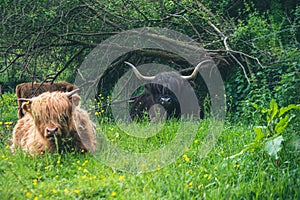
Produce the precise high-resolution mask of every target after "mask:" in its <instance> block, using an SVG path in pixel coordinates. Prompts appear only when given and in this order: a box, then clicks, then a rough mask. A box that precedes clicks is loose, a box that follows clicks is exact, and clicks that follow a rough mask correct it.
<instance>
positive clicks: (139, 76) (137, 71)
mask: <svg viewBox="0 0 300 200" xmlns="http://www.w3.org/2000/svg"><path fill="white" fill-rule="evenodd" d="M124 63H125V64H127V65H129V66H130V67H131V68H132V70H133V72H134V74H135V75H136V77H137V78H138V79H140V80H143V81H152V80H153V79H154V78H155V76H144V75H142V74H141V73H140V72H139V70H137V68H136V67H135V66H134V65H133V64H131V63H130V62H126V61H125V62H124Z"/></svg>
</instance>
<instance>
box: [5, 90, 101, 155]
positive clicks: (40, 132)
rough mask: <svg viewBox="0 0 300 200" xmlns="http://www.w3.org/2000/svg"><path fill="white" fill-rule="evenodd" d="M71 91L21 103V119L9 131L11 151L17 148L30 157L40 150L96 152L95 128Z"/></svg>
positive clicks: (38, 97) (76, 95)
mask: <svg viewBox="0 0 300 200" xmlns="http://www.w3.org/2000/svg"><path fill="white" fill-rule="evenodd" d="M77 91H78V89H76V90H73V91H71V92H45V93H42V94H41V95H39V96H37V97H33V98H31V99H19V100H21V101H24V102H23V104H22V109H23V110H24V111H25V115H24V117H22V118H21V119H19V120H18V122H17V124H16V126H15V127H14V130H13V139H12V142H13V144H12V146H11V149H12V150H13V151H14V150H15V149H16V148H21V149H23V150H24V151H27V152H29V153H30V154H31V155H37V154H42V153H43V152H44V151H49V152H51V153H53V152H57V151H58V152H60V153H62V152H64V151H70V150H71V149H77V150H79V151H90V152H92V153H93V152H94V151H95V150H96V129H95V125H94V124H93V122H92V121H91V120H90V119H89V116H88V114H87V113H86V111H84V110H83V109H81V108H80V106H79V104H80V97H79V95H78V94H75V93H76V92H77Z"/></svg>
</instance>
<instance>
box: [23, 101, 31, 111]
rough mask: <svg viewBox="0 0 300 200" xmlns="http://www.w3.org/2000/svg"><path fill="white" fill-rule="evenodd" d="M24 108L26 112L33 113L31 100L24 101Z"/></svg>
mask: <svg viewBox="0 0 300 200" xmlns="http://www.w3.org/2000/svg"><path fill="white" fill-rule="evenodd" d="M22 109H23V110H24V111H25V112H29V113H31V102H29V101H25V102H23V103H22Z"/></svg>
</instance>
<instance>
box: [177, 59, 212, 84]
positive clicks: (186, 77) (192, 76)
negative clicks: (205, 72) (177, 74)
mask: <svg viewBox="0 0 300 200" xmlns="http://www.w3.org/2000/svg"><path fill="white" fill-rule="evenodd" d="M206 62H213V61H212V60H204V61H202V62H200V63H199V64H198V65H197V66H196V67H195V69H194V71H193V73H192V74H191V75H189V76H181V77H182V78H183V79H185V80H191V79H194V78H195V77H196V76H197V74H198V71H199V69H200V67H201V65H203V64H204V63H206Z"/></svg>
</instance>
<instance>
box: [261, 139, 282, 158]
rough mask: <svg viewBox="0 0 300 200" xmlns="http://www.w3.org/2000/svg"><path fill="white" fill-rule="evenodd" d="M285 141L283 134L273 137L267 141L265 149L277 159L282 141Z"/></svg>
mask: <svg viewBox="0 0 300 200" xmlns="http://www.w3.org/2000/svg"><path fill="white" fill-rule="evenodd" d="M282 141H283V137H282V135H280V136H278V137H276V138H273V139H271V140H269V141H267V142H266V143H265V151H266V152H267V153H268V154H269V155H270V156H271V157H273V158H275V159H276V160H277V159H278V152H279V151H280V150H281V148H282V147H281V143H282Z"/></svg>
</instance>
